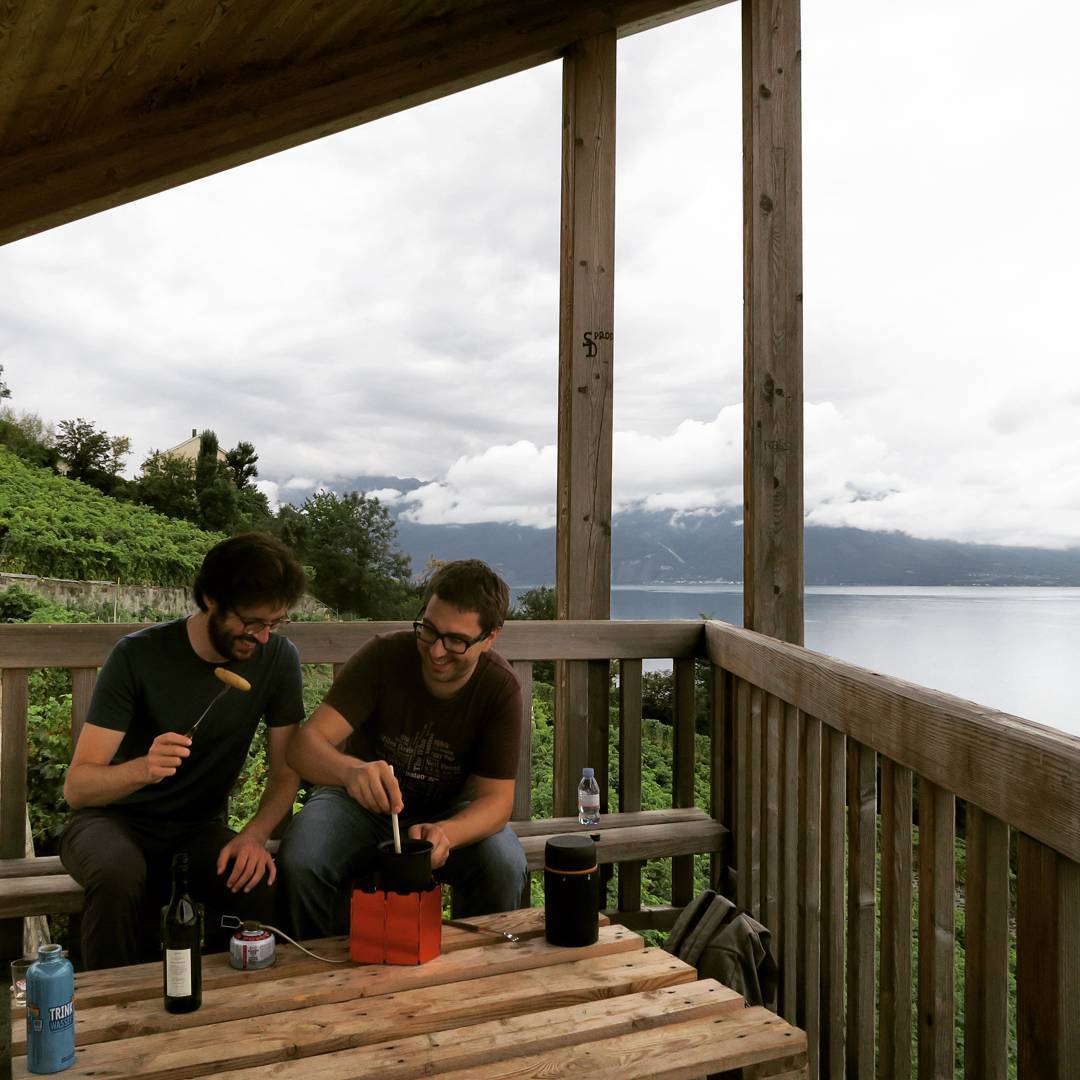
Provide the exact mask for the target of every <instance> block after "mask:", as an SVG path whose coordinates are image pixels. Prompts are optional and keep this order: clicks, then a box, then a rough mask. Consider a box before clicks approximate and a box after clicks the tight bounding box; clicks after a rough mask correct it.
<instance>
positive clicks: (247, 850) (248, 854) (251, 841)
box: [217, 833, 277, 893]
mask: <svg viewBox="0 0 1080 1080" xmlns="http://www.w3.org/2000/svg"><path fill="white" fill-rule="evenodd" d="M230 860H232V864H233V867H232V872H231V873H230V874H229V877H228V879H227V880H226V882H225V886H226V888H228V889H229V890H230V891H231V892H240V890H241V889H243V891H244V892H246V893H249V892H251V890H252V889H254V888H255V886H256V885H258V884H259V882H260V881H262V879H263V876H264V875H265V877H266V884H267V885H273V884H274V880H275V879H276V878H277V866H276V865H275V864H274V860H273V858H272V857H271V855H270V852H269V851H267V850H266V845H265V844H264V843H261V842H260V841H259V840H257V839H256V838H255V837H254V836H245V835H244V834H243V833H239V834H238V835H237V836H234V837H233V838H232V839H231V840H230V841H229V842H228V843H227V844H226V845H225V846H224V847H223V848H222V849H221V854H220V855H218V861H217V872H218V874H219V875H220V874H224V873H225V871H226V869H227V868H228V865H229V861H230Z"/></svg>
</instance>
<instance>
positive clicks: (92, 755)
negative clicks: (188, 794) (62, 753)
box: [64, 723, 191, 810]
mask: <svg viewBox="0 0 1080 1080" xmlns="http://www.w3.org/2000/svg"><path fill="white" fill-rule="evenodd" d="M123 738H124V733H123V732H122V731H113V730H112V729H111V728H104V727H99V726H98V725H97V724H89V723H87V724H83V729H82V731H81V732H80V734H79V741H78V743H76V745H75V753H74V754H73V755H72V757H71V765H70V766H69V767H68V771H67V775H66V776H65V777H64V798H65V799H66V800H67V802H68V805H69V806H70V807H71V808H72V809H73V810H79V809H81V808H83V807H85V806H108V805H109V803H112V802H116V800H117V799H122V798H123V797H124V796H125V795H130V794H131V793H132V792H133V791H138V790H139V788H143V787H146V785H147V784H158V783H160V782H161V781H162V780H164V779H165V777H166V776H175V775H176V770H177V769H178V768H180V766H181V765H182V764H183V763H184V759H185V758H186V757H187V756H188V754H190V753H191V751H190V750H189V749H188V748H189V747H190V746H191V740H190V739H189V738H188V737H187V736H186V735H180V734H178V733H177V732H175V731H166V732H164V733H163V734H161V735H159V736H158V737H157V738H156V739H155V740H154V741H153V742H152V743H151V744H150V749H149V750H148V751H147V752H146V753H145V754H144V755H143V756H142V757H137V758H132V759H131V760H130V761H124V762H121V763H120V764H119V765H110V764H109V762H110V761H112V759H113V755H114V754H115V753H116V751H117V749H118V748H119V746H120V743H121V742H122V741H123Z"/></svg>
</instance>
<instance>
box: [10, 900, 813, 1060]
mask: <svg viewBox="0 0 1080 1080" xmlns="http://www.w3.org/2000/svg"><path fill="white" fill-rule="evenodd" d="M470 922H472V923H474V924H476V925H478V926H485V927H488V928H490V929H497V930H507V931H510V932H513V933H516V934H518V935H519V936H520V938H521V940H520V941H519V942H517V943H511V942H509V941H506V940H503V939H500V938H497V937H495V936H494V935H486V934H477V933H472V932H469V931H467V930H462V929H458V928H455V927H450V926H444V927H443V938H442V950H443V951H442V955H441V956H439V957H437V958H436V959H434V960H432V961H429V962H428V963H426V964H422V965H419V966H386V965H380V964H372V965H357V964H352V963H349V962H346V963H343V964H326V963H323V962H321V961H319V960H316V959H313V958H311V957H308V956H305V955H304V954H303V953H302V952H301V951H300V950H299V949H296V948H294V947H293V946H290V945H287V944H285V943H280V944H279V945H278V948H277V959H276V962H275V964H274V965H273V967H270V968H265V969H263V970H261V971H236V970H234V969H233V968H232V967H230V966H229V962H228V955H227V954H217V955H213V956H206V957H204V958H203V1003H202V1007H201V1008H200V1009H198V1010H197V1011H196V1012H193V1013H186V1014H171V1013H167V1012H165V1009H164V1007H163V1005H162V996H161V995H162V976H161V965H160V964H142V965H137V966H132V967H125V968H114V969H111V970H108V971H95V972H84V973H80V974H79V975H78V976H77V977H76V988H75V1014H76V1039H77V1047H78V1049H77V1053H76V1058H75V1064H74V1065H73V1066H72V1067H71V1068H70V1069H68V1070H67V1071H65V1073H64V1074H63V1075H64V1077H65V1080H74V1078H76V1077H86V1078H90V1077H93V1078H94V1080H108V1078H112V1077H117V1078H118V1077H125V1078H129V1077H130V1078H137V1080H186V1078H189V1077H202V1076H218V1077H228V1078H229V1080H255V1078H256V1077H258V1078H260V1080H262V1078H267V1077H282V1078H292V1077H296V1078H300V1077H303V1078H305V1080H307V1078H311V1080H344V1078H346V1077H360V1076H378V1077H379V1078H380V1080H400V1078H405V1077H426V1076H432V1075H440V1076H442V1075H446V1076H454V1077H460V1078H464V1077H511V1076H513V1077H527V1076H545V1077H548V1076H557V1075H561V1074H563V1073H564V1072H568V1073H571V1074H572V1073H575V1072H579V1071H582V1070H587V1071H588V1073H589V1076H590V1078H598V1077H605V1076H611V1077H613V1078H614V1077H617V1078H618V1080H633V1078H634V1077H648V1078H654V1077H660V1078H664V1077H667V1078H678V1077H694V1076H704V1075H706V1074H708V1073H714V1072H722V1071H725V1070H728V1069H739V1068H744V1069H745V1068H747V1067H748V1066H753V1065H758V1064H764V1065H766V1067H767V1071H768V1075H769V1076H783V1077H791V1078H800V1077H805V1076H806V1075H807V1073H806V1037H805V1035H804V1034H803V1032H801V1031H799V1030H798V1029H797V1028H794V1027H792V1026H790V1025H789V1024H787V1023H786V1022H785V1021H784V1020H782V1019H781V1018H779V1017H777V1016H776V1015H775V1014H773V1013H771V1012H769V1011H768V1010H766V1009H761V1008H749V1009H748V1008H745V1007H744V1004H743V1000H742V998H741V997H740V996H739V995H738V994H737V993H735V991H733V990H730V989H728V988H727V987H725V986H722V985H721V984H720V983H718V982H716V981H715V980H711V979H705V980H699V979H698V978H697V974H696V972H695V971H694V969H693V968H692V967H689V966H688V965H687V964H685V963H683V962H682V961H681V960H679V959H677V958H676V957H674V956H671V955H670V954H669V953H666V952H664V951H663V950H662V949H657V948H650V947H647V946H646V944H645V942H644V940H643V939H642V938H641V937H639V936H638V935H637V934H635V933H633V932H632V931H630V930H627V929H626V928H625V927H621V926H611V925H603V926H601V928H600V937H599V940H598V941H597V943H596V944H595V945H591V946H586V947H584V948H577V949H566V948H558V947H556V946H552V945H549V944H547V942H546V941H545V940H544V936H543V910H542V909H537V908H532V909H527V910H522V911H516V912H507V913H505V914H502V915H490V916H485V917H483V918H476V919H472V920H470ZM308 944H309V946H310V947H311V948H312V949H313V951H315V952H317V953H320V954H322V955H324V956H329V957H334V958H338V959H342V958H347V956H348V941H347V939H346V938H327V939H324V940H322V941H318V942H312V943H308ZM12 1028H13V1030H12V1035H13V1050H14V1053H15V1055H16V1056H15V1057H14V1059H13V1061H12V1066H13V1076H15V1077H24V1076H29V1075H31V1074H30V1073H28V1072H27V1069H26V1058H25V1056H24V1055H25V1044H24V1041H23V1040H24V1036H25V1031H24V1025H23V1022H22V1020H21V1018H20V1019H19V1020H18V1022H16V1021H15V1018H14V1017H13V1025H12ZM777 1070H779V1071H777ZM744 1075H750V1073H749V1072H747V1073H746V1074H744Z"/></svg>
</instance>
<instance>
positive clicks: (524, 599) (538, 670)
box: [507, 585, 555, 686]
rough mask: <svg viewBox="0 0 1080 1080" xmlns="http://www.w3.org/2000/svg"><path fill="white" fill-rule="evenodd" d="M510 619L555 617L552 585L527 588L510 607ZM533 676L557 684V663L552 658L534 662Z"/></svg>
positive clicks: (541, 680) (552, 684) (544, 681)
mask: <svg viewBox="0 0 1080 1080" xmlns="http://www.w3.org/2000/svg"><path fill="white" fill-rule="evenodd" d="M507 617H508V618H510V619H545V620H548V619H554V618H555V590H554V589H553V588H552V587H551V586H550V585H535V586H534V587H533V588H531V589H526V590H525V591H524V592H523V593H522V594H521V595H520V596H519V597H518V598H517V603H515V604H514V605H513V607H511V608H510V611H509V613H508V615H507ZM533 678H534V679H535V680H536V681H537V682H538V683H548V684H549V685H551V686H554V685H555V664H554V663H553V662H552V661H551V660H540V661H537V662H536V663H535V664H533Z"/></svg>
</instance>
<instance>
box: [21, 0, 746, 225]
mask: <svg viewBox="0 0 1080 1080" xmlns="http://www.w3.org/2000/svg"><path fill="white" fill-rule="evenodd" d="M724 2H726V0H243V2H242V3H240V2H233V0H97V2H92V0H24V2H22V3H12V4H4V5H0V193H2V197H0V243H6V242H9V241H11V240H16V239H18V238H20V237H22V236H26V235H29V234H31V233H34V232H39V231H41V230H43V229H47V228H50V227H52V226H55V225H59V224H62V223H63V222H66V221H71V220H74V219H76V218H79V217H83V216H85V215H87V214H91V213H94V212H96V211H98V210H103V209H107V208H109V207H111V206H116V205H119V204H121V203H124V202H128V201H130V200H132V199H136V198H139V197H141V196H144V195H149V194H152V193H154V192H157V191H162V190H164V189H166V188H169V187H173V186H175V185H177V184H181V183H185V182H186V181H189V180H194V179H197V178H199V177H202V176H207V175H210V174H212V173H215V172H218V171H220V170H222V169H227V168H230V167H232V166H234V165H239V164H241V163H243V162H246V161H251V160H254V159H256V158H259V157H262V156H264V155H267V154H271V153H274V152H276V151H278V150H283V149H286V148H287V147H291V146H295V145H298V144H300V143H303V142H306V141H308V140H311V139H315V138H319V137H321V136H324V135H329V134H332V133H334V132H337V131H342V130H344V129H346V128H349V127H352V126H354V125H356V124H361V123H364V122H365V121H368V120H372V119H375V118H376V117H379V116H385V115H387V114H389V113H393V112H396V111H398V110H400V109H405V108H410V107H411V106H414V105H417V104H420V103H422V102H425V101H429V100H432V99H434V98H437V97H441V96H443V95H445V94H449V93H452V92H454V91H456V90H460V89H464V88H466V87H469V86H474V85H477V84H479V83H482V82H486V81H489V80H491V79H494V78H499V77H501V76H503V75H508V74H512V73H514V72H517V71H522V70H524V69H526V68H529V67H532V66H534V65H536V64H540V63H544V62H546V61H549V60H552V59H555V58H557V57H558V56H559V55H560V54H561V53H562V52H563V51H564V50H565V49H566V48H567V47H568V46H569V45H570V44H571V43H572V42H574V41H576V40H578V39H580V38H582V37H587V36H591V35H594V34H597V33H602V32H605V31H611V30H615V31H616V32H617V33H618V34H619V35H626V34H631V33H635V32H637V31H640V30H644V29H648V28H650V27H652V26H656V25H659V24H661V23H663V22H667V21H670V20H672V19H675V18H679V17H682V16H684V15H688V14H692V13H695V12H698V11H702V10H705V9H707V8H712V7H717V6H719V4H721V3H724Z"/></svg>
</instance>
